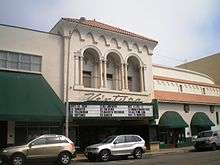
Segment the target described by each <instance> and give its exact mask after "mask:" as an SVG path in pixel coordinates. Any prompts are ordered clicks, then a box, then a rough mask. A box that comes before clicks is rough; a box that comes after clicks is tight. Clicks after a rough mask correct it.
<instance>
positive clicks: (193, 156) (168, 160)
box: [71, 150, 220, 165]
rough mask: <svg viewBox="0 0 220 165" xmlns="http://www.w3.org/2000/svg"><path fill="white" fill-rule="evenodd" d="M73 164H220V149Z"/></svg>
mask: <svg viewBox="0 0 220 165" xmlns="http://www.w3.org/2000/svg"><path fill="white" fill-rule="evenodd" d="M71 164H72V165H114V164H115V165H129V164H137V165H220V150H218V151H203V152H189V153H182V154H169V155H160V156H151V157H148V158H144V159H141V160H134V159H132V158H129V159H128V160H113V161H109V162H88V161H87V160H81V161H73V162H72V163H71Z"/></svg>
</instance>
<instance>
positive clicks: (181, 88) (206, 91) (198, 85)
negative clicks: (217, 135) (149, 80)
mask: <svg viewBox="0 0 220 165" xmlns="http://www.w3.org/2000/svg"><path fill="white" fill-rule="evenodd" d="M153 75H154V92H155V97H156V99H158V101H159V118H158V119H157V120H156V123H157V124H159V121H160V118H161V117H162V116H163V114H164V113H165V112H169V111H174V112H177V113H178V114H179V115H180V116H181V117H182V118H183V120H184V121H185V122H186V123H187V124H188V125H189V127H187V128H185V135H186V137H191V128H190V124H191V121H192V118H193V116H194V114H195V113H197V112H203V113H205V114H206V115H207V116H208V118H209V119H210V120H211V121H212V122H213V123H214V124H215V125H216V126H217V125H219V121H218V120H219V119H217V118H219V113H220V106H219V105H220V87H219V86H217V85H215V84H214V81H213V80H212V78H210V77H208V76H207V75H204V74H200V73H197V72H193V71H189V70H185V69H178V68H169V67H163V66H158V65H154V66H153ZM165 97H166V98H165ZM175 97H176V98H175ZM177 97H179V98H182V100H180V99H179V98H177ZM203 98H205V101H204V102H200V101H201V100H202V99H203ZM213 99H215V101H213ZM203 100H204V99H203ZM184 105H187V106H189V110H188V111H185V110H184ZM211 106H213V107H214V110H213V109H211Z"/></svg>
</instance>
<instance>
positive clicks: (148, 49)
mask: <svg viewBox="0 0 220 165" xmlns="http://www.w3.org/2000/svg"><path fill="white" fill-rule="evenodd" d="M51 32H52V33H57V34H62V35H63V36H64V38H65V39H64V77H66V74H67V71H68V70H69V76H68V77H69V79H68V84H69V87H68V88H69V93H68V98H69V101H70V102H79V101H88V100H90V101H91V100H92V101H142V102H148V103H149V102H151V101H152V98H153V83H152V82H153V77H152V59H151V56H152V51H153V48H154V47H155V46H156V44H157V43H156V42H155V41H154V42H153V41H146V40H141V39H138V38H134V37H130V36H127V35H122V34H118V33H114V32H111V31H107V30H102V29H98V28H91V27H90V26H85V25H82V24H80V23H79V22H69V21H66V20H61V21H60V22H59V23H58V24H57V25H56V26H55V27H54V28H53V29H52V30H51ZM110 57H111V59H110ZM68 58H69V61H68ZM111 61H113V62H112V63H111ZM129 61H131V62H129ZM130 63H131V64H133V63H135V66H134V67H135V69H136V70H137V71H136V72H135V71H134V69H133V70H132V66H130ZM115 69H116V70H115ZM85 72H87V73H88V76H89V74H91V77H90V78H89V80H88V81H91V83H90V84H91V86H90V87H87V86H86V85H85V84H84V83H85V82H84V81H85V80H84V76H85V75H84V73H85ZM108 76H109V77H108ZM129 76H131V85H130V86H129V85H128V84H129V82H128V81H129V80H128V77H129ZM111 77H112V79H111ZM90 79H91V80H90ZM109 79H110V81H109ZM111 81H112V82H111ZM66 82H67V80H66V79H64V88H65V87H66V86H67V84H66ZM110 84H111V85H110ZM109 86H111V87H109ZM129 87H130V88H132V89H129ZM64 91H66V89H65V90H64Z"/></svg>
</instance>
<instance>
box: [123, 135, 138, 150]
mask: <svg viewBox="0 0 220 165" xmlns="http://www.w3.org/2000/svg"><path fill="white" fill-rule="evenodd" d="M125 143H126V148H125V152H126V153H127V154H132V153H133V151H134V149H135V145H136V144H137V143H138V142H137V140H136V139H135V136H132V135H128V136H125Z"/></svg>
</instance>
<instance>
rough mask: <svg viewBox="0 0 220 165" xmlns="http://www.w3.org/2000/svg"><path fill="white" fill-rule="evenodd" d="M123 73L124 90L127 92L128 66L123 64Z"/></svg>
mask: <svg viewBox="0 0 220 165" xmlns="http://www.w3.org/2000/svg"><path fill="white" fill-rule="evenodd" d="M124 68H125V69H124V72H125V77H124V79H125V86H124V87H125V89H126V90H128V64H124Z"/></svg>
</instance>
